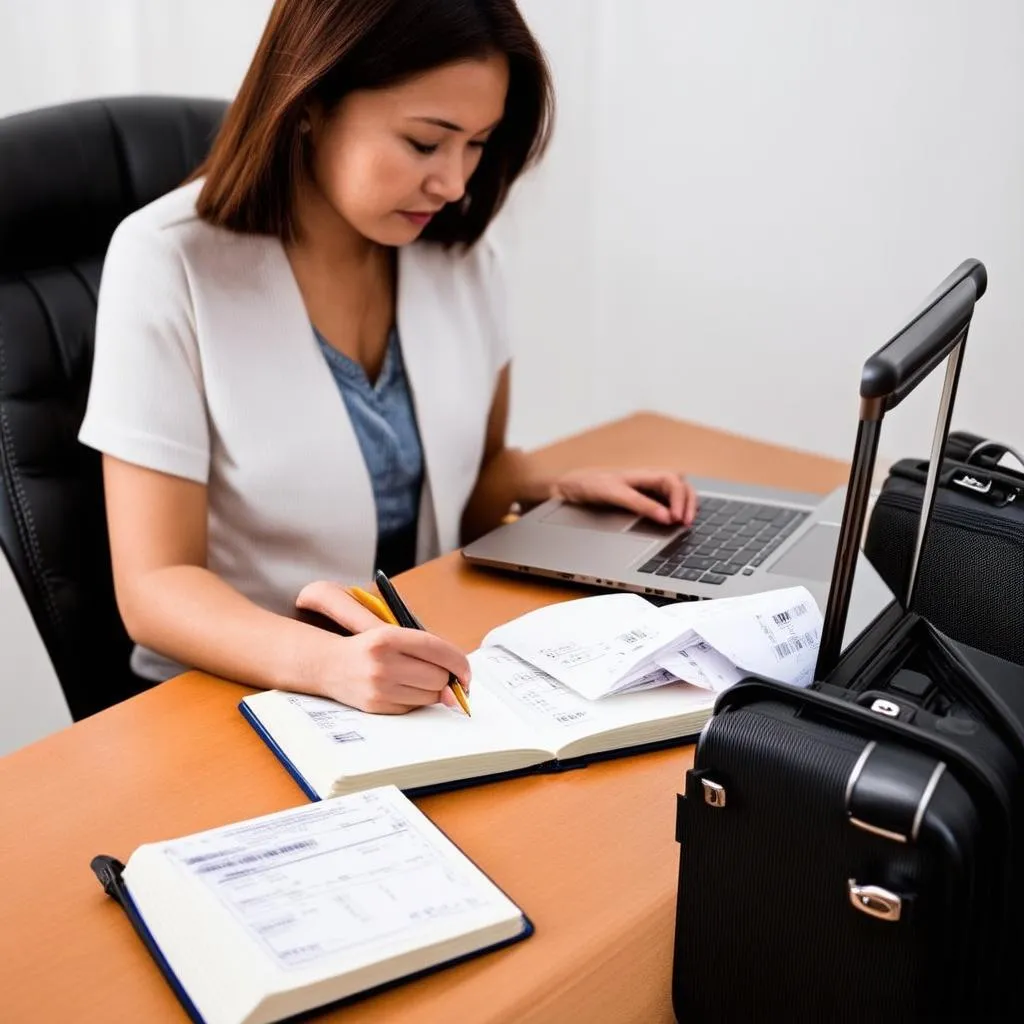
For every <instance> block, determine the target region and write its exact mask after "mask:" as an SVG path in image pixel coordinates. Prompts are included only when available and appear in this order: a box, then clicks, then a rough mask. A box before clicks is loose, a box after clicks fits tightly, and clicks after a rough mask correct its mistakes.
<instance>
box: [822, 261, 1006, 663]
mask: <svg viewBox="0 0 1024 1024" xmlns="http://www.w3.org/2000/svg"><path fill="white" fill-rule="evenodd" d="M987 284H988V275H987V273H986V271H985V267H984V266H983V265H982V264H981V263H980V262H978V260H966V261H965V262H963V263H961V264H960V266H959V267H957V268H956V270H954V271H953V273H952V274H950V275H949V277H947V278H946V280H945V281H943V282H942V284H940V285H939V287H938V288H937V289H936V290H935V291H934V292H933V293H932V294H931V295H930V296H929V297H928V298H927V299H926V300H925V302H924V305H923V306H922V307H921V309H920V310H918V312H917V313H915V314H914V316H913V317H912V318H911V319H910V321H909V322H908V323H907V324H906V326H904V327H903V328H902V330H900V331H899V333H898V334H896V335H895V336H894V337H893V338H891V339H890V340H889V341H888V342H886V343H885V345H883V346H882V347H881V348H880V349H879V350H878V351H877V352H876V353H875V354H874V355H873V356H871V357H870V358H869V359H868V361H867V362H866V363H865V364H864V369H863V371H862V373H861V381H860V423H859V425H858V427H857V439H856V442H855V445H854V452H853V463H852V465H851V467H850V480H849V484H848V486H847V489H846V504H845V508H844V510H843V522H842V526H841V528H840V531H839V543H838V545H837V547H836V558H835V564H834V566H833V572H832V585H831V587H830V589H829V594H828V605H827V607H826V610H825V621H824V624H823V626H822V633H821V645H820V647H819V648H818V664H817V668H816V671H815V678H817V679H825V678H827V677H828V675H829V674H830V673H831V672H832V670H833V669H834V668H835V667H836V665H837V664H838V662H839V658H840V655H841V654H842V642H843V633H844V631H845V628H846V616H847V612H848V611H849V608H850V595H851V593H852V591H853V573H854V569H855V568H856V565H857V553H858V551H859V549H860V538H861V536H862V535H863V531H864V521H865V519H866V517H867V508H868V500H869V498H870V494H871V480H872V477H873V475H874V471H875V457H876V455H877V453H878V438H879V434H880V432H881V427H882V419H883V417H884V416H885V414H886V413H887V412H889V411H890V410H891V409H895V408H896V406H897V405H899V404H900V402H902V401H903V399H904V398H906V397H907V395H909V394H910V393H911V392H912V391H913V390H914V388H916V387H917V385H918V384H920V383H921V381H922V380H924V379H925V378H926V377H927V376H928V375H929V374H930V373H931V372H932V370H934V369H935V368H936V367H937V366H938V365H939V363H941V362H942V361H943V360H944V359H945V360H946V361H947V362H946V377H945V382H944V384H943V388H942V397H941V399H940V401H939V414H938V418H937V420H936V423H935V434H934V437H933V439H932V451H931V458H930V461H929V463H928V478H927V480H926V481H925V488H924V498H923V501H922V503H921V521H920V523H919V524H918V530H917V542H916V544H915V546H914V557H913V559H912V561H911V567H910V576H909V579H908V581H907V591H906V594H905V595H904V596H903V599H902V600H903V606H904V607H905V608H908V609H909V608H910V606H911V602H912V601H913V597H914V584H915V582H916V580H917V569H918V562H919V559H920V557H921V551H922V550H923V548H924V544H925V540H926V539H927V535H928V526H929V523H930V520H931V515H932V507H933V506H934V504H935V483H936V480H937V478H938V474H939V470H940V468H941V463H942V452H943V449H944V448H945V446H946V438H947V436H948V435H949V423H950V418H951V416H952V413H953V403H954V400H955V398H956V388H957V383H958V381H959V377H960V364H961V362H962V360H963V350H964V345H965V343H966V341H967V328H968V327H969V326H970V323H971V317H972V316H973V315H974V304H975V303H976V302H977V301H978V299H980V298H981V297H982V295H984V294H985V288H986V286H987Z"/></svg>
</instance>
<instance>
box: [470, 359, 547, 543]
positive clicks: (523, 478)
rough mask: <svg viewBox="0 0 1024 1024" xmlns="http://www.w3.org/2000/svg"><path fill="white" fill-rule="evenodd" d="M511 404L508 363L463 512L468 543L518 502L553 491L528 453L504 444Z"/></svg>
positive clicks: (534, 501)
mask: <svg viewBox="0 0 1024 1024" xmlns="http://www.w3.org/2000/svg"><path fill="white" fill-rule="evenodd" d="M508 405H509V364H508V363H506V364H505V366H504V367H503V368H502V370H501V373H500V374H499V376H498V386H497V388H495V392H494V400H493V401H492V403H491V412H490V416H489V417H488V420H487V436H486V438H485V440H484V455H483V460H482V461H481V464H480V473H479V475H478V476H477V480H476V486H475V487H474V488H473V493H472V494H471V495H470V496H469V501H468V502H467V503H466V508H465V511H464V512H463V515H462V538H463V543H466V544H468V543H469V542H470V541H473V540H475V539H476V538H477V537H481V536H483V535H484V534H485V533H487V532H488V530H493V529H494V527H496V526H498V525H499V524H500V523H501V521H502V519H503V518H504V517H505V516H506V515H507V514H508V511H509V509H510V508H511V507H512V505H513V504H515V503H516V502H518V503H519V504H520V505H524V506H530V505H538V504H540V502H542V501H547V499H548V498H550V497H551V494H552V487H553V486H554V478H547V477H545V476H543V475H542V474H540V473H538V472H537V470H536V467H535V466H531V464H530V458H529V456H528V455H526V453H525V452H523V451H521V450H520V449H518V448H506V447H505V434H506V431H507V429H508Z"/></svg>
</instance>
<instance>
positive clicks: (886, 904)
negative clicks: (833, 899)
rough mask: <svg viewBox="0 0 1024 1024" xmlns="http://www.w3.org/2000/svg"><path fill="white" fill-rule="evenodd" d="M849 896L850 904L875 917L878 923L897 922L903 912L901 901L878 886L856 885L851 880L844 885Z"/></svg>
mask: <svg viewBox="0 0 1024 1024" xmlns="http://www.w3.org/2000/svg"><path fill="white" fill-rule="evenodd" d="M846 890H847V892H848V893H849V894H850V902H851V903H852V904H853V906H854V907H856V908H857V909H858V910H860V911H863V912H864V913H865V914H869V915H870V916H871V917H877V918H878V919H879V920H880V921H898V920H899V919H900V913H901V912H902V910H903V900H902V899H901V898H900V897H899V896H897V895H896V893H894V892H889V890H888V889H883V888H882V887H881V886H880V885H858V884H857V881H856V879H853V878H851V879H850V880H849V881H848V882H847V883H846Z"/></svg>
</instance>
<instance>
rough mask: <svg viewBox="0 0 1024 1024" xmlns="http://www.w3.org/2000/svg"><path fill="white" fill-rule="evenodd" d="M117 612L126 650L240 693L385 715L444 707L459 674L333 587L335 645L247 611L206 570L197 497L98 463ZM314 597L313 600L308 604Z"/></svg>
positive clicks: (300, 626)
mask: <svg viewBox="0 0 1024 1024" xmlns="http://www.w3.org/2000/svg"><path fill="white" fill-rule="evenodd" d="M103 477H104V486H105V490H106V502H107V520H108V524H109V531H110V549H111V558H112V562H113V571H114V587H115V592H116V596H117V604H118V608H119V610H120V612H121V617H122V619H123V620H124V624H125V627H126V629H127V630H128V633H129V635H130V636H131V637H132V639H133V640H135V641H136V643H139V644H142V645H143V646H145V647H148V648H150V649H152V650H155V651H158V652H159V653H161V654H163V655H164V656H165V657H168V658H171V659H173V660H175V661H177V662H179V663H181V664H183V665H188V666H191V667H193V668H197V669H201V670H203V671H206V672H210V673H212V674H214V675H219V676H223V677H225V678H228V679H237V680H241V681H244V682H246V683H247V684H250V685H252V686H259V687H273V688H276V689H285V690H299V691H302V692H306V693H315V694H321V695H323V696H328V697H333V698H335V699H338V700H342V701H344V702H345V703H347V704H350V705H353V706H355V707H360V708H362V709H363V710H366V711H377V712H383V713H396V712H401V711H407V710H409V708H411V707H415V706H417V705H422V704H432V703H435V702H436V701H437V700H440V699H444V696H445V694H446V690H447V686H446V684H447V681H448V672H449V671H451V672H454V673H455V675H456V676H458V677H459V679H460V680H462V681H464V682H466V681H468V676H469V666H468V663H467V662H466V659H465V657H464V656H463V654H462V653H461V652H460V651H459V650H458V649H457V648H455V647H454V646H452V645H451V644H449V643H447V642H445V641H443V640H441V639H439V638H438V637H435V636H432V635H431V634H429V633H425V632H422V631H417V630H408V629H397V628H395V627H391V626H382V625H381V624H380V623H378V622H377V621H376V620H375V619H374V618H373V617H372V616H370V614H369V613H368V612H366V611H365V609H362V608H361V607H360V606H359V605H358V604H357V603H356V602H355V601H354V600H352V599H347V600H346V599H345V596H344V594H343V592H342V590H341V588H340V587H339V588H337V593H335V594H334V595H333V596H332V595H331V594H330V592H328V593H327V594H326V599H324V600H321V602H320V607H319V609H318V610H321V611H323V612H325V613H327V614H330V615H331V616H332V617H333V618H335V619H336V620H338V621H341V622H342V624H343V625H345V626H347V627H348V628H349V629H351V630H353V632H355V633H356V635H355V636H353V637H341V636H337V635H336V634H333V633H330V632H327V631H326V630H321V629H317V628H316V627H314V626H310V625H307V624H305V623H302V622H299V621H298V620H296V619H290V618H287V617H285V616H282V615H276V614H274V613H273V612H270V611H267V610H266V609H264V608H260V607H259V606H258V605H256V604H254V603H253V602H252V601H250V600H249V599H248V598H246V597H244V596H243V595H242V594H240V593H239V592H238V591H237V590H235V589H234V588H233V587H231V586H229V585H228V584H227V583H225V582H224V581H223V580H222V579H221V578H220V577H219V576H217V575H216V574H215V573H213V572H211V571H210V570H209V569H207V568H206V543H207V539H206V521H207V498H206V487H205V486H203V485H202V484H199V483H195V482H193V481H190V480H185V479H182V478H180V477H175V476H171V475H169V474H166V473H160V472H157V471H155V470H150V469H144V468H142V467H141V466H136V465H133V464H131V463H127V462H123V461H121V460H118V459H115V458H112V457H111V456H107V455H105V456H104V457H103ZM319 596H321V597H323V596H324V595H322V594H321V595H319Z"/></svg>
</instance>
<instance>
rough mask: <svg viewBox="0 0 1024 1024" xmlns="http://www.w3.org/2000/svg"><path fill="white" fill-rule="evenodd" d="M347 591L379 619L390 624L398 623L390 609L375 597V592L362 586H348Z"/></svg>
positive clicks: (395, 624)
mask: <svg viewBox="0 0 1024 1024" xmlns="http://www.w3.org/2000/svg"><path fill="white" fill-rule="evenodd" d="M348 592H349V594H351V595H352V596H353V597H354V598H355V599H356V600H357V601H358V602H359V603H360V604H361V605H362V606H363V607H364V608H366V609H367V610H368V611H371V612H373V614H374V615H376V616H377V618H378V619H380V620H381V621H383V622H386V623H388V624H389V625H391V626H397V625H398V619H396V618H395V617H394V615H392V614H391V609H390V608H389V607H388V606H387V605H386V604H385V603H384V602H383V601H382V600H381V599H380V598H379V597H377V596H376V594H371V593H369V591H366V590H363V588H362V587H349V588H348Z"/></svg>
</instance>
